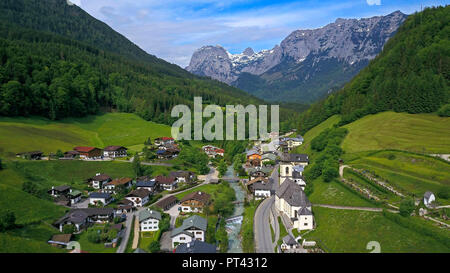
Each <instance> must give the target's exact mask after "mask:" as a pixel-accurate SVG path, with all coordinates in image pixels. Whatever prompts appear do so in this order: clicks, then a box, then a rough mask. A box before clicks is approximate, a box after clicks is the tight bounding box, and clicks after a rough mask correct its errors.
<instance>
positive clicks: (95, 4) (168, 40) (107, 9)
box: [70, 0, 450, 68]
mask: <svg viewBox="0 0 450 273" xmlns="http://www.w3.org/2000/svg"><path fill="white" fill-rule="evenodd" d="M70 1H71V2H73V3H74V4H76V5H78V6H79V7H81V8H82V9H84V10H85V11H86V12H88V13H89V14H90V15H92V16H93V17H95V18H97V19H99V20H101V21H103V22H105V23H107V24H108V25H109V26H111V27H112V28H113V29H114V30H116V31H117V32H119V33H121V34H122V35H124V36H125V37H127V38H128V39H129V40H131V41H132V42H134V43H135V44H137V45H138V46H139V47H141V48H142V49H144V50H145V51H146V52H148V53H150V54H152V55H155V56H157V57H159V58H162V59H164V60H166V61H168V62H171V63H175V64H177V65H179V66H181V67H183V68H184V67H186V66H187V65H189V61H190V59H191V56H192V54H193V53H194V51H195V50H196V49H198V48H200V47H202V46H205V45H221V46H223V47H224V48H225V49H227V50H228V51H229V52H230V53H232V54H237V53H241V52H242V51H244V50H245V49H246V48H247V47H251V48H253V50H254V51H255V52H258V51H260V50H263V49H272V48H273V47H274V46H275V45H277V44H280V43H281V41H282V40H283V39H284V38H286V36H288V35H289V34H290V33H291V32H292V31H294V30H298V29H312V28H319V27H323V26H325V25H327V24H329V23H332V22H334V21H335V20H336V19H337V18H366V17H372V16H378V15H386V14H389V13H391V12H394V11H396V10H400V11H402V12H403V13H406V14H411V13H414V12H415V11H420V9H421V6H423V7H426V6H437V5H446V4H450V0H447V1H445V0H435V1H432V0H422V1H419V0H341V1H339V0H334V1H331V0H320V1H319V0H315V1H313V0H297V1H293V0H276V1H267V0H226V1H216V0H70Z"/></svg>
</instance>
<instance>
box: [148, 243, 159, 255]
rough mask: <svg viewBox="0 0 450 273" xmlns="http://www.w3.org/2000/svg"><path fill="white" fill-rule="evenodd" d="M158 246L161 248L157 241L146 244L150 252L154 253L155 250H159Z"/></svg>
mask: <svg viewBox="0 0 450 273" xmlns="http://www.w3.org/2000/svg"><path fill="white" fill-rule="evenodd" d="M160 248H161V245H160V243H159V241H153V242H151V243H150V245H149V246H148V251H149V252H150V253H156V252H159V250H160Z"/></svg>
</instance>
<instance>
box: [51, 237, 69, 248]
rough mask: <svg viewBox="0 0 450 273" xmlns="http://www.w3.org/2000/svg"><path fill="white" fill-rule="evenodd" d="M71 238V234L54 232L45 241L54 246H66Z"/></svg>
mask: <svg viewBox="0 0 450 273" xmlns="http://www.w3.org/2000/svg"><path fill="white" fill-rule="evenodd" d="M71 239H72V234H56V235H53V236H52V238H51V239H50V240H49V241H48V242H47V243H49V244H50V245H52V246H54V247H67V245H68V244H69V242H70V241H71Z"/></svg>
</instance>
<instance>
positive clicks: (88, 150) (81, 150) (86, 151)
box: [73, 146, 98, 153]
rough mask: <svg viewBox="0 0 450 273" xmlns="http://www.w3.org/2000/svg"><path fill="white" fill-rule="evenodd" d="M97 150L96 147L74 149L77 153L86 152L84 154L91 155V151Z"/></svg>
mask: <svg viewBox="0 0 450 273" xmlns="http://www.w3.org/2000/svg"><path fill="white" fill-rule="evenodd" d="M95 149H98V148H95V147H86V146H80V147H75V148H73V150H74V151H77V152H84V153H89V152H90V151H92V150H95Z"/></svg>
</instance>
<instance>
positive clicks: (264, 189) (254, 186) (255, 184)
mask: <svg viewBox="0 0 450 273" xmlns="http://www.w3.org/2000/svg"><path fill="white" fill-rule="evenodd" d="M245 185H246V186H247V189H248V191H249V192H251V193H252V194H253V196H254V198H255V200H260V199H264V198H267V197H270V196H271V193H272V185H273V181H271V180H269V179H268V178H265V177H256V178H254V179H252V180H250V181H248V182H247V183H246V184H245Z"/></svg>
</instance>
